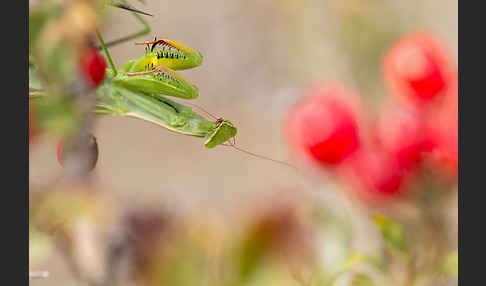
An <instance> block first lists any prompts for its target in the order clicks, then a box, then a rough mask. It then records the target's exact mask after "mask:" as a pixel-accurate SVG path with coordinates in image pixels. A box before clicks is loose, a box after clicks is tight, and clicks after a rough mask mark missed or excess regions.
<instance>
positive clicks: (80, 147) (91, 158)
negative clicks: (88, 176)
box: [57, 134, 98, 172]
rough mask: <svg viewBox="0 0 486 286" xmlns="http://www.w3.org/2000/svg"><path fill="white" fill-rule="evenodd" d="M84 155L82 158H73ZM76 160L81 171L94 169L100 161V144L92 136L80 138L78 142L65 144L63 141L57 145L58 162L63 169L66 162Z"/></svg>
mask: <svg viewBox="0 0 486 286" xmlns="http://www.w3.org/2000/svg"><path fill="white" fill-rule="evenodd" d="M79 155H83V157H82V158H80V157H78V158H74V157H73V156H79ZM73 159H74V160H76V163H77V164H78V165H79V166H78V167H79V168H80V170H81V171H83V172H89V171H91V170H93V169H94V167H95V166H96V163H97V161H98V143H97V142H96V138H95V137H94V136H93V135H92V134H88V136H83V137H81V138H78V141H76V142H70V141H69V142H68V143H66V144H65V143H64V142H63V141H62V140H60V141H59V143H58V145H57V161H58V162H59V164H60V165H61V166H63V167H66V166H65V163H66V160H73Z"/></svg>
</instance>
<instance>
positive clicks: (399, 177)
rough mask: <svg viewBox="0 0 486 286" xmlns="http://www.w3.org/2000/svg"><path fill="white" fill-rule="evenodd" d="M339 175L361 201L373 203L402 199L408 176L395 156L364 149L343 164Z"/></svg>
mask: <svg viewBox="0 0 486 286" xmlns="http://www.w3.org/2000/svg"><path fill="white" fill-rule="evenodd" d="M339 174H340V176H341V178H342V180H343V181H345V182H347V183H348V184H349V185H350V186H351V187H352V188H353V189H354V190H355V191H356V194H357V195H358V196H359V197H360V198H365V199H371V200H381V199H386V198H393V197H398V196H399V195H402V194H403V190H404V185H405V182H406V181H405V179H406V178H407V175H408V173H407V172H406V171H404V170H403V168H401V167H400V164H399V163H398V161H397V160H396V159H395V158H394V157H393V156H391V155H390V154H388V153H386V152H382V151H380V150H370V149H362V150H360V151H359V152H357V153H356V154H354V155H353V156H351V157H350V158H349V159H347V160H346V161H344V162H343V165H342V166H341V167H340V169H339Z"/></svg>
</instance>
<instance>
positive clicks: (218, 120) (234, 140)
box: [186, 102, 298, 170]
mask: <svg viewBox="0 0 486 286" xmlns="http://www.w3.org/2000/svg"><path fill="white" fill-rule="evenodd" d="M186 104H188V105H191V106H193V107H195V108H197V109H199V110H200V111H202V112H204V113H206V114H207V115H209V116H210V117H212V118H213V119H216V120H217V123H218V124H221V122H223V121H224V119H223V118H218V117H216V116H214V115H213V114H211V113H210V112H209V111H207V110H205V109H204V108H202V107H200V106H198V105H196V104H193V103H189V102H186ZM232 139H233V142H230V143H225V144H222V145H223V146H227V147H232V148H234V149H235V150H238V151H240V152H242V153H245V154H248V155H250V156H253V157H257V158H260V159H263V160H268V161H272V162H274V163H277V164H281V165H285V166H287V167H290V168H292V169H294V170H298V169H297V167H295V166H294V165H292V164H290V163H287V162H285V161H280V160H276V159H273V158H270V157H267V156H264V155H260V154H256V153H253V152H250V151H248V150H245V149H243V148H240V147H238V146H236V136H235V137H233V138H232Z"/></svg>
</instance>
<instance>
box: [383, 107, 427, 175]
mask: <svg viewBox="0 0 486 286" xmlns="http://www.w3.org/2000/svg"><path fill="white" fill-rule="evenodd" d="M375 127H376V128H375V136H376V143H377V145H378V147H379V148H380V149H382V150H384V151H385V152H387V153H389V154H390V155H391V156H393V157H395V159H396V160H397V162H398V164H399V166H400V167H401V168H403V169H404V170H411V169H413V168H414V167H416V166H417V165H418V164H419V163H420V162H421V160H422V158H423V156H422V155H423V153H424V152H430V151H431V149H432V144H433V142H432V141H431V140H430V138H429V136H428V134H427V132H426V130H427V128H426V121H425V118H423V116H422V114H420V113H419V112H416V111H413V110H409V109H404V108H400V107H398V106H393V105H386V106H385V107H384V108H383V109H382V110H381V111H380V114H379V116H378V121H377V124H376V126H375Z"/></svg>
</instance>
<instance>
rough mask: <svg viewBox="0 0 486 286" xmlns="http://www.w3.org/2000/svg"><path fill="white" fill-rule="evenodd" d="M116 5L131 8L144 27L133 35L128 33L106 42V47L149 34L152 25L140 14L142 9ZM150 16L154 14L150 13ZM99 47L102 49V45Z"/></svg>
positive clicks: (126, 4)
mask: <svg viewBox="0 0 486 286" xmlns="http://www.w3.org/2000/svg"><path fill="white" fill-rule="evenodd" d="M121 2H122V5H125V6H126V7H129V6H128V3H127V2H126V1H125V0H121ZM115 7H118V8H122V9H125V10H130V11H131V12H132V14H133V16H135V18H137V19H138V20H139V21H140V23H142V25H143V26H144V27H143V29H142V30H140V31H138V32H136V33H134V34H131V35H128V36H126V37H122V38H119V39H116V40H113V41H111V42H108V43H106V44H105V46H106V47H112V46H114V45H117V44H120V43H123V42H126V41H131V40H133V39H135V38H138V37H141V36H145V35H147V34H148V33H150V32H151V28H150V25H149V24H148V23H147V22H146V21H145V19H144V18H143V17H142V16H140V15H139V13H140V12H141V11H139V10H135V9H127V8H126V7H120V6H115ZM143 14H145V15H147V13H145V12H144V13H143ZM148 15H150V14H148ZM150 16H152V15H150ZM98 49H99V50H101V49H102V47H101V46H100V47H98Z"/></svg>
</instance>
